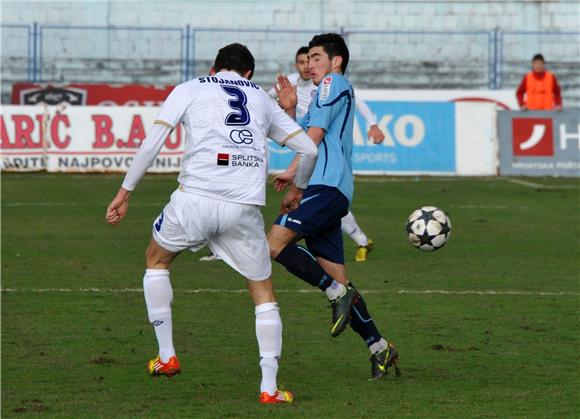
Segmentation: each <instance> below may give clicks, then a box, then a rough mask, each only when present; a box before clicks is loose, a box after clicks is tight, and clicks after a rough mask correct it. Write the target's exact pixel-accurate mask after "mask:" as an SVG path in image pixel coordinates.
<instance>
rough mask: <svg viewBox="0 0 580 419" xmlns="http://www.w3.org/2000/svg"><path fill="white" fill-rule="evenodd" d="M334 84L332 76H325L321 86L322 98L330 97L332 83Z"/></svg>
mask: <svg viewBox="0 0 580 419" xmlns="http://www.w3.org/2000/svg"><path fill="white" fill-rule="evenodd" d="M331 84H332V77H325V78H324V79H322V86H321V87H320V100H326V99H328V96H330V85H331Z"/></svg>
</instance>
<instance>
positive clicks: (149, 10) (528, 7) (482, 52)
mask: <svg viewBox="0 0 580 419" xmlns="http://www.w3.org/2000/svg"><path fill="white" fill-rule="evenodd" d="M0 5H1V8H2V9H1V12H2V18H1V19H2V23H3V24H25V25H28V24H31V23H32V22H37V23H38V24H39V25H65V26H71V25H78V26H107V25H114V26H141V27H143V26H146V27H150V28H160V27H163V28H169V27H170V28H175V29H176V30H175V31H161V32H160V31H156V30H153V29H151V30H141V31H130V30H129V31H127V30H115V31H105V30H97V29H93V30H87V29H82V30H72V29H57V28H43V32H42V45H41V46H40V48H39V50H40V51H41V54H42V63H41V64H42V69H41V70H42V80H43V81H50V82H73V81H76V82H101V81H104V82H116V83H126V82H144V83H178V82H180V81H181V80H182V79H183V72H184V65H183V61H182V60H183V58H184V57H185V55H186V52H185V50H184V46H185V43H184V42H182V41H181V39H182V38H181V37H182V33H181V32H180V30H183V29H184V28H185V26H186V25H191V27H192V28H193V29H194V30H195V32H194V33H195V38H194V40H193V42H192V43H191V45H190V51H189V54H190V57H191V63H190V70H189V72H190V73H191V74H198V73H205V72H206V71H207V68H208V67H209V65H210V64H211V61H212V59H213V57H214V55H215V51H216V49H217V48H219V46H222V45H224V44H226V43H229V42H234V41H240V42H243V43H246V44H247V45H248V46H249V47H250V49H251V50H252V51H253V53H254V55H255V56H256V59H257V70H258V71H257V73H256V81H258V82H259V83H263V84H264V85H270V84H271V81H272V80H273V78H274V76H275V75H276V73H278V72H288V71H290V70H291V62H292V57H293V54H294V52H295V50H296V49H297V47H298V46H299V45H302V44H305V43H307V42H308V40H309V39H310V38H311V36H312V34H313V32H308V30H311V31H315V32H320V31H331V30H337V29H339V28H343V30H344V31H345V32H347V33H348V32H349V31H350V32H351V33H349V35H348V42H349V46H350V48H351V56H352V58H351V65H350V69H349V70H350V77H351V78H352V80H353V82H354V83H355V85H357V86H360V87H367V88H486V87H488V86H489V85H490V74H491V71H490V68H489V63H490V61H491V60H492V58H493V57H490V49H489V39H488V34H486V33H482V34H459V33H456V34H449V35H442V34H433V35H422V34H410V33H405V34H384V33H383V34H377V33H370V34H368V33H367V34H361V33H356V32H353V31H357V30H358V31H360V30H365V31H369V32H376V31H407V32H409V31H450V32H459V31H484V32H485V31H490V30H493V29H496V28H498V29H500V30H502V31H522V30H528V31H558V32H562V31H579V30H580V2H578V1H576V0H572V1H509V0H507V1H461V2H460V1H431V2H426V1H346V0H318V1H316V0H314V1H292V0H270V1H262V0H257V1H243V0H241V1H221V0H216V1H211V2H210V1H175V0H174V1H163V2H160V1H118V0H108V1H68V2H64V1H2V3H0ZM204 28H222V29H229V30H231V29H242V30H243V29H255V28H260V29H273V30H280V29H282V30H288V29H290V30H298V31H299V32H298V33H273V32H243V31H241V32H235V31H234V32H226V31H208V30H205V31H204V30H203V29H204ZM579 41H580V39H578V36H575V35H562V36H559V37H551V38H550V37H548V38H546V37H537V36H533V35H527V36H517V35H506V36H505V37H504V44H503V45H504V48H503V59H504V61H505V65H504V66H503V67H502V72H501V75H502V81H503V84H502V87H504V88H506V87H509V88H515V87H516V86H517V84H518V83H519V81H520V79H521V77H522V75H523V73H524V72H525V71H527V69H528V67H529V59H530V57H531V56H532V55H533V54H534V53H536V52H542V53H544V55H545V56H546V58H547V60H548V62H549V64H550V67H551V69H552V70H554V71H555V72H556V74H557V75H558V76H559V78H560V81H561V84H562V85H563V88H564V97H565V104H568V105H570V104H574V105H580V81H579V80H580V70H579V68H580V58H579V57H580V42H579ZM27 43H28V38H27V34H26V29H13V28H3V30H2V67H3V69H2V78H3V81H2V99H3V100H2V101H3V102H5V100H6V97H7V93H8V92H9V91H10V85H11V83H12V82H13V81H18V80H26V79H27V78H29V76H30V75H29V74H28V73H27V70H28V61H27Z"/></svg>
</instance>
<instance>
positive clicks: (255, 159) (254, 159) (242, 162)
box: [232, 154, 264, 167]
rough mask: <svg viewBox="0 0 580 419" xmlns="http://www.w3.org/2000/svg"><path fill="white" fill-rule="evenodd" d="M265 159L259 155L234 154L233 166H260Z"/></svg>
mask: <svg viewBox="0 0 580 419" xmlns="http://www.w3.org/2000/svg"><path fill="white" fill-rule="evenodd" d="M263 163H264V159H263V158H261V157H259V156H251V155H250V156H246V155H244V154H232V167H260V165H261V164H263Z"/></svg>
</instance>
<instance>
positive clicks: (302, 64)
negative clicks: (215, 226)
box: [200, 47, 385, 262]
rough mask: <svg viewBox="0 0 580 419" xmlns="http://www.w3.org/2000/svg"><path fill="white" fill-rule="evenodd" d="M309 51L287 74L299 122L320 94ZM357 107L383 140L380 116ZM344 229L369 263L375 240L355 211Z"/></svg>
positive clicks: (372, 134)
mask: <svg viewBox="0 0 580 419" xmlns="http://www.w3.org/2000/svg"><path fill="white" fill-rule="evenodd" d="M308 51H309V48H308V47H300V48H299V49H298V51H296V57H295V62H294V68H296V71H297V72H296V73H291V74H289V75H288V76H287V78H288V80H289V81H290V84H292V86H295V89H296V97H297V99H298V104H297V105H296V120H297V121H300V120H301V119H302V118H303V117H304V115H306V113H307V112H308V107H309V106H310V102H311V101H312V98H313V97H314V96H315V95H316V90H317V89H318V86H316V85H315V84H314V82H313V81H312V78H311V77H310V68H309V65H308ZM276 87H278V86H276ZM268 93H269V94H270V96H272V97H273V98H276V99H277V98H278V94H277V93H276V88H272V89H270V90H269V91H268ZM355 107H356V110H357V111H358V112H359V113H360V114H361V115H362V116H363V118H364V120H365V122H366V124H367V137H368V138H369V139H371V140H372V141H373V143H375V144H379V143H381V142H383V140H384V139H385V134H383V132H382V131H381V130H380V128H379V126H378V124H377V117H376V115H375V114H373V112H372V111H371V110H370V108H369V107H368V106H367V104H366V103H364V101H362V100H360V99H358V100H357V101H356V102H355ZM341 228H342V232H343V234H346V235H348V236H349V237H350V238H351V239H352V240H353V241H354V242H355V243H356V245H357V249H356V253H355V256H354V260H355V261H356V262H365V261H366V260H367V254H368V253H369V252H371V251H372V250H373V247H374V243H373V241H372V240H371V239H369V238H368V237H367V235H366V234H365V233H364V231H363V230H362V229H361V228H360V226H359V225H358V223H357V222H356V219H355V218H354V214H353V213H352V212H351V211H349V212H348V214H346V215H345V216H344V217H343V218H342V224H341ZM200 260H203V261H209V260H217V258H216V257H215V255H211V254H210V255H209V256H204V257H202V258H201V259H200Z"/></svg>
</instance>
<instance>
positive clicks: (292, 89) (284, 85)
mask: <svg viewBox="0 0 580 419" xmlns="http://www.w3.org/2000/svg"><path fill="white" fill-rule="evenodd" d="M276 81H277V83H276V84H275V85H274V90H275V91H276V94H277V95H278V103H279V104H280V107H281V108H282V109H284V111H285V112H286V113H287V114H288V115H289V116H291V117H292V118H293V119H296V105H298V96H297V94H296V86H292V84H291V83H290V80H288V77H286V76H284V75H279V76H278V77H277V79H276Z"/></svg>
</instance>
